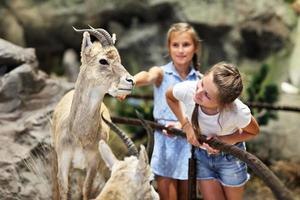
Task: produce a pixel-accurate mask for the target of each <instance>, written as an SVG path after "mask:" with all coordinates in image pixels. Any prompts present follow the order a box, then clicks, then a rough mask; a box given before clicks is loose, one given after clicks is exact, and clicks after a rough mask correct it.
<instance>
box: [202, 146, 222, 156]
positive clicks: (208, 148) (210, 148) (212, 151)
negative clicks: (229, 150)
mask: <svg viewBox="0 0 300 200" xmlns="http://www.w3.org/2000/svg"><path fill="white" fill-rule="evenodd" d="M202 146H203V147H204V148H205V149H206V151H207V153H208V154H218V153H220V150H218V149H214V148H212V147H211V146H209V145H208V144H207V143H203V144H202Z"/></svg>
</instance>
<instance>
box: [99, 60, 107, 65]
mask: <svg viewBox="0 0 300 200" xmlns="http://www.w3.org/2000/svg"><path fill="white" fill-rule="evenodd" d="M99 63H100V64H101V65H108V62H107V60H106V59H100V60H99Z"/></svg>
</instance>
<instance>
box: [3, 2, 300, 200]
mask: <svg viewBox="0 0 300 200" xmlns="http://www.w3.org/2000/svg"><path fill="white" fill-rule="evenodd" d="M299 12H300V1H298V0H296V1H294V0H243V1H240V0H231V1H228V0H185V1H179V0H68V1H66V0H0V16H1V17H0V199H16V200H17V199H50V197H51V187H50V186H49V176H50V175H49V174H48V172H47V170H48V168H49V167H50V166H49V165H50V163H49V155H48V154H49V153H48V152H49V145H50V124H51V112H52V110H53V107H54V106H55V105H56V103H57V102H58V100H59V99H60V98H61V97H62V95H63V94H64V93H65V92H66V91H68V90H70V89H71V88H72V87H73V86H74V81H75V80H76V76H77V73H78V69H79V66H80V47H81V40H82V34H81V33H76V32H75V31H74V30H73V28H72V26H73V27H76V28H88V25H91V26H93V27H95V28H104V29H106V30H107V31H108V32H109V33H115V34H116V36H117V41H116V47H117V49H118V50H119V53H120V55H121V59H122V63H123V65H124V66H125V67H126V68H127V70H128V71H129V72H130V73H131V74H132V75H134V74H135V73H137V72H139V71H141V70H147V69H148V68H149V67H151V66H154V65H158V66H160V65H163V64H165V63H166V62H167V61H168V60H169V58H168V51H167V46H166V33H167V30H168V28H169V27H170V25H171V24H173V23H175V22H188V23H190V24H191V25H192V26H193V27H194V28H195V29H196V31H197V32H198V34H199V36H200V37H201V39H202V47H203V48H202V54H201V69H200V71H201V72H202V73H203V72H205V71H206V70H207V69H208V68H209V67H210V66H212V65H213V64H215V63H217V62H220V61H228V62H231V63H234V64H236V65H237V66H238V67H239V69H240V71H241V72H242V75H243V78H244V83H245V90H244V92H243V95H242V97H241V98H242V100H243V101H244V102H246V103H247V102H259V103H267V104H268V105H286V106H293V107H300V93H299V89H300V18H299ZM133 93H134V94H139V95H148V94H152V87H147V88H143V89H137V88H136V89H135V90H134V91H133ZM105 102H106V103H107V104H108V107H109V109H110V111H111V113H112V116H128V117H136V115H135V112H134V110H135V109H136V110H139V111H140V112H142V113H143V116H144V117H145V118H146V119H149V120H152V101H151V100H145V99H136V98H127V99H126V100H125V101H122V102H119V101H117V100H116V99H113V98H111V97H108V96H107V97H105ZM251 109H252V112H253V113H254V115H255V117H256V118H257V119H258V121H259V123H260V125H261V134H260V135H259V136H257V137H256V138H255V139H253V140H252V141H250V142H248V150H249V152H251V153H253V154H255V155H256V156H258V157H259V158H260V159H261V160H262V161H263V162H264V163H265V164H267V165H268V166H269V167H270V168H271V169H272V170H273V171H274V172H275V173H276V175H277V176H278V177H279V178H280V179H281V180H282V181H283V182H284V184H286V185H287V187H288V188H289V189H290V190H291V191H292V192H293V193H294V194H295V198H296V199H300V156H299V154H300V145H299V143H300V137H299V134H300V133H299V128H300V125H299V121H300V113H299V112H292V111H281V110H279V111H277V110H269V109H264V108H257V107H252V108H251ZM121 127H122V128H123V129H124V130H126V131H127V133H129V134H130V136H131V137H132V138H133V139H134V140H135V142H136V143H137V144H140V143H145V141H146V137H145V133H144V130H143V128H141V127H133V126H124V125H121ZM117 140H118V139H117V138H115V136H114V135H113V134H112V137H111V143H118V142H117ZM115 145H116V144H115ZM122 148H123V147H122V146H121V147H120V152H121V151H122V150H121V149H122ZM120 155H121V154H120ZM122 155H124V153H123V154H122ZM41 169H43V170H41ZM250 173H251V175H252V179H251V181H250V182H249V183H248V184H247V186H246V190H247V191H246V195H245V199H251V200H253V199H257V200H260V199H274V197H273V196H272V193H271V191H270V190H269V189H268V188H267V187H266V186H265V185H264V183H263V182H262V181H260V180H259V178H257V177H256V176H255V174H254V173H252V172H251V170H250Z"/></svg>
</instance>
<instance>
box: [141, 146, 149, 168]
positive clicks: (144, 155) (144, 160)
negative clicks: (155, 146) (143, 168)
mask: <svg viewBox="0 0 300 200" xmlns="http://www.w3.org/2000/svg"><path fill="white" fill-rule="evenodd" d="M139 162H140V163H141V164H143V163H144V164H148V162H149V161H148V155H147V151H146V149H145V147H144V145H141V148H140V154H139Z"/></svg>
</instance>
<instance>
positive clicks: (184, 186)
mask: <svg viewBox="0 0 300 200" xmlns="http://www.w3.org/2000/svg"><path fill="white" fill-rule="evenodd" d="M177 182H178V187H177V190H178V194H177V196H178V200H187V199H188V181H187V180H178V181H177Z"/></svg>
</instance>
